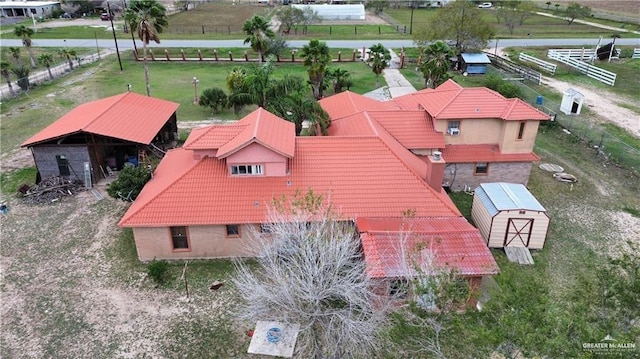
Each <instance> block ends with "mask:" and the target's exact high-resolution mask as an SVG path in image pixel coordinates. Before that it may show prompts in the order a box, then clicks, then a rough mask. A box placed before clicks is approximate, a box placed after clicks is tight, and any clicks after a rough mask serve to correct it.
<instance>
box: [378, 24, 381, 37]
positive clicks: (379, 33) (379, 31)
mask: <svg viewBox="0 0 640 359" xmlns="http://www.w3.org/2000/svg"><path fill="white" fill-rule="evenodd" d="M380 34H382V33H381V32H380V26H378V35H380Z"/></svg>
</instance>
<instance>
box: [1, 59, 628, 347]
mask: <svg viewBox="0 0 640 359" xmlns="http://www.w3.org/2000/svg"><path fill="white" fill-rule="evenodd" d="M359 65H361V64H359ZM116 67H117V63H116V61H115V59H114V57H113V56H112V57H110V58H109V59H108V60H106V61H104V62H101V63H99V64H96V65H92V66H88V67H86V68H82V69H80V70H76V71H75V72H74V73H73V74H71V75H69V76H67V77H65V78H62V79H59V80H56V81H54V82H52V83H51V84H49V85H47V86H43V87H41V88H37V89H35V90H34V91H32V92H31V94H30V95H29V96H28V97H26V96H23V97H19V98H17V99H14V100H11V101H9V102H6V103H4V104H3V106H2V136H3V137H2V143H3V145H2V150H1V151H0V153H1V157H0V160H1V161H2V165H3V166H2V167H3V176H2V181H3V186H2V189H3V192H2V194H1V195H2V199H3V200H7V201H8V205H9V208H10V212H9V215H7V216H3V217H1V220H2V233H3V241H2V246H1V247H0V259H1V262H0V269H1V271H2V283H1V289H2V298H1V300H2V303H3V306H2V309H1V316H2V317H1V319H2V328H1V329H0V330H1V333H2V334H1V339H0V354H1V355H2V356H3V357H18V356H19V357H25V358H40V357H86V356H91V357H94V358H113V357H131V358H132V357H178V356H180V357H193V358H199V357H213V358H230V357H233V358H243V357H248V356H247V355H246V354H244V353H245V352H246V347H247V345H248V338H247V336H246V334H245V333H244V332H245V331H246V330H247V329H249V327H250V324H248V323H237V322H235V321H234V319H233V315H232V314H233V313H232V310H233V308H234V302H235V301H237V298H236V296H235V293H234V290H233V288H232V287H231V286H230V285H228V283H227V284H225V286H223V287H222V289H220V290H219V291H216V292H212V291H210V290H209V288H208V287H209V285H210V283H212V282H213V281H215V280H223V281H225V280H226V279H227V278H228V276H229V274H230V273H231V272H232V270H233V268H232V265H231V263H230V262H228V261H225V260H215V261H191V262H189V264H188V270H187V276H188V285H189V293H190V296H189V298H188V299H187V298H186V292H185V289H184V281H183V280H181V273H182V268H183V266H184V262H175V263H173V264H172V266H171V269H170V279H169V281H168V283H167V284H165V285H163V286H160V287H156V286H155V285H154V284H153V283H152V282H151V281H150V279H149V278H147V276H146V266H145V265H143V264H141V263H139V262H138V261H137V258H136V254H135V246H134V243H133V238H132V234H131V231H130V230H121V229H118V228H117V227H116V226H115V224H116V222H117V220H118V219H119V218H120V216H121V215H122V213H123V212H124V210H125V209H126V206H127V204H126V203H122V202H119V201H115V200H113V199H110V198H105V199H104V200H102V201H98V200H97V199H96V198H95V197H94V196H93V195H92V194H91V193H89V192H84V193H81V194H80V195H78V196H76V197H73V198H67V199H65V200H62V201H59V202H57V203H52V204H48V205H37V206H34V205H28V204H25V203H22V202H21V201H20V200H19V199H17V198H15V197H14V196H13V190H12V189H11V188H9V187H11V186H5V184H7V183H12V184H13V188H14V189H15V186H17V185H18V184H20V183H23V182H25V181H26V180H27V179H28V178H29V177H28V175H29V174H31V176H32V175H33V173H34V172H33V170H32V169H29V167H30V166H33V165H32V163H31V162H30V154H29V153H28V151H26V156H23V157H24V158H23V161H22V162H17V165H16V166H15V167H17V168H21V169H18V170H16V169H13V168H7V167H6V166H5V164H6V163H7V162H8V161H11V160H12V159H13V158H15V157H16V156H21V155H19V154H16V152H15V147H16V146H17V144H18V143H19V142H21V140H22V139H24V138H26V137H27V136H29V135H30V134H33V133H35V132H36V131H38V130H39V129H40V128H42V127H44V126H45V125H46V124H47V123H50V122H53V121H54V120H55V119H57V118H58V117H59V116H60V115H62V114H63V113H65V112H66V111H68V110H69V109H71V108H73V107H74V106H76V105H77V104H79V103H83V102H86V101H89V100H93V99H97V98H101V97H105V96H109V95H112V94H115V93H118V92H122V91H124V90H125V89H126V87H125V85H126V83H127V81H135V82H134V90H135V89H142V88H143V86H142V83H143V80H142V75H141V67H140V66H132V65H131V64H130V63H127V66H126V69H125V73H123V75H122V76H114V75H113V74H114V73H117V71H114V70H115V69H116ZM362 67H363V68H365V69H366V66H362ZM212 69H213V70H214V71H212ZM219 69H220V68H218V67H215V66H213V65H200V64H193V65H187V64H171V65H170V66H166V64H152V68H151V76H152V94H154V95H155V96H159V97H161V98H165V99H169V100H174V101H177V102H179V103H181V106H180V107H181V108H180V109H179V112H178V119H179V121H185V120H205V119H206V118H207V117H208V116H209V114H208V113H207V110H206V109H201V108H200V107H198V106H193V105H191V103H190V101H191V99H192V97H191V95H192V90H193V89H192V87H191V86H190V84H189V79H191V77H192V76H193V75H192V74H194V72H196V71H200V72H197V75H198V77H199V78H202V79H203V82H207V83H211V84H213V83H216V82H215V81H220V79H222V78H223V74H222V75H221V74H219V73H223V71H219ZM138 77H139V79H138ZM183 78H184V80H182V79H183ZM216 78H217V79H218V80H214V79H216ZM88 79H92V80H95V81H88ZM181 81H184V83H183V86H177V85H176V84H180V83H182V82H181ZM369 89H370V88H369ZM362 92H366V90H364V91H362ZM47 95H54V96H47ZM14 137H15V138H16V139H14ZM7 141H9V143H11V145H8V144H6V142H7ZM536 151H537V153H538V154H539V155H540V156H541V158H542V161H543V162H552V163H557V164H559V165H561V166H563V167H564V168H565V169H566V170H567V172H569V173H572V174H575V175H576V176H578V178H579V182H578V183H577V184H575V185H573V186H569V185H568V184H566V183H561V182H558V181H556V180H555V179H553V178H552V177H551V174H550V173H548V172H544V171H542V170H539V169H538V168H534V169H533V171H532V175H531V180H530V184H529V186H530V188H531V190H532V191H533V193H534V194H535V195H536V196H537V197H538V199H539V200H540V201H541V202H542V204H543V205H544V206H545V207H546V208H547V209H548V211H549V214H550V216H551V218H552V222H551V223H552V226H551V229H550V231H549V236H548V239H547V244H546V247H545V249H544V250H541V251H536V252H534V259H535V261H536V264H535V265H534V266H531V267H526V268H525V267H520V266H517V265H513V264H510V263H508V262H507V261H506V260H505V258H504V254H503V253H502V251H499V250H494V251H493V253H494V255H495V256H496V258H497V260H498V263H499V265H500V266H501V269H502V273H501V274H500V275H498V276H497V277H496V281H497V282H498V284H499V286H500V288H502V290H501V291H500V292H499V293H498V294H496V296H495V298H494V300H493V301H492V302H490V303H491V304H490V306H489V307H487V308H486V310H484V311H483V312H480V313H478V312H468V313H464V314H460V313H456V314H452V315H451V316H449V317H448V321H447V323H448V324H447V328H446V331H445V334H446V335H445V336H444V337H443V338H444V340H443V345H444V348H445V350H446V352H449V353H456V354H452V355H453V356H454V357H461V358H471V357H489V356H490V355H491V353H492V352H494V351H495V350H496V348H498V347H504V346H505V344H510V345H512V346H515V347H516V348H518V349H520V350H523V351H524V353H525V355H526V356H527V357H530V356H534V355H543V356H549V357H558V358H559V357H567V358H568V357H591V356H590V355H589V354H585V353H584V352H583V350H582V343H584V342H594V341H595V342H598V341H599V340H601V339H602V338H603V337H604V336H606V335H611V336H613V337H614V338H616V339H618V340H619V341H620V342H627V341H636V342H637V340H638V339H637V338H639V337H640V327H638V325H637V324H636V325H635V326H633V325H632V326H631V327H626V326H624V325H623V324H624V323H628V322H622V321H621V317H618V316H616V313H617V311H616V310H615V305H612V304H611V303H608V304H609V305H608V306H607V308H606V310H605V308H603V306H602V300H601V299H602V298H600V297H599V295H600V292H599V291H598V288H601V286H602V285H603V283H602V282H600V280H599V277H598V276H597V275H596V274H597V273H598V272H597V270H598V268H600V266H601V265H603V263H605V262H606V261H607V258H608V256H612V257H620V256H621V254H623V253H628V254H633V253H634V252H633V247H631V246H632V245H633V244H634V243H636V244H637V242H638V240H639V239H640V233H639V232H638V230H639V229H640V217H639V216H638V213H639V212H640V197H638V196H637V193H639V192H640V181H638V178H637V177H634V176H633V175H631V174H630V173H629V172H627V171H625V170H624V169H621V168H618V167H615V166H608V165H607V164H606V163H604V162H602V161H600V160H598V158H595V157H594V154H593V150H592V149H590V148H588V147H586V146H585V145H584V144H581V143H578V142H576V141H573V140H572V139H571V137H570V136H568V135H567V134H565V133H564V132H562V131H561V130H560V129H559V128H557V127H543V128H541V130H540V133H539V137H538V142H537V146H536ZM23 153H24V152H23ZM12 163H14V162H12ZM31 178H32V177H31ZM98 189H99V190H101V192H103V194H104V188H103V187H98ZM105 196H106V194H105ZM460 197H462V199H461V198H460ZM468 198H469V196H468V195H467V194H464V193H462V194H457V195H456V196H454V200H456V202H457V203H459V204H460V203H467V204H468V203H469V201H468ZM461 209H462V211H463V212H466V214H467V215H468V207H465V206H464V205H462V206H461ZM7 238H10V239H11V240H7ZM613 279H614V278H608V281H607V282H605V285H606V283H612V282H613ZM604 288H608V287H606V286H605V287H604ZM609 290H612V289H611V288H609ZM594 313H603V314H598V315H595V314H594ZM634 313H635V318H638V316H640V313H638V311H637V308H636V311H635V312H634ZM416 335H420V333H417V334H416ZM380 356H381V357H386V358H398V357H406V358H410V357H412V358H415V357H420V356H415V354H409V353H406V352H404V351H402V350H399V351H397V352H394V353H380ZM614 357H615V356H614Z"/></svg>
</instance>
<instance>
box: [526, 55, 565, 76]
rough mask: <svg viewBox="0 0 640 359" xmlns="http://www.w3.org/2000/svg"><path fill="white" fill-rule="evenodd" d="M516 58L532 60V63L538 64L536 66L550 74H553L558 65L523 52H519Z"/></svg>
mask: <svg viewBox="0 0 640 359" xmlns="http://www.w3.org/2000/svg"><path fill="white" fill-rule="evenodd" d="M518 59H519V60H520V61H528V62H533V63H534V64H536V65H538V67H540V69H542V70H544V71H547V72H548V73H550V74H552V75H555V73H556V68H557V67H558V65H556V64H552V63H550V62H547V61H544V60H540V59H539V58H537V57H533V56H530V55H527V54H525V53H524V52H521V53H520V55H519V56H518Z"/></svg>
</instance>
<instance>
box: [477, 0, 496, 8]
mask: <svg viewBox="0 0 640 359" xmlns="http://www.w3.org/2000/svg"><path fill="white" fill-rule="evenodd" d="M492 7H493V4H492V3H490V2H483V3H482V4H480V5H478V8H479V9H491V8H492Z"/></svg>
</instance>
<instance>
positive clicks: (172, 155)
mask: <svg viewBox="0 0 640 359" xmlns="http://www.w3.org/2000/svg"><path fill="white" fill-rule="evenodd" d="M192 153H193V151H189V150H186V149H184V148H182V149H176V150H174V151H170V152H169V153H168V154H167V155H166V156H165V158H164V159H163V160H162V163H161V166H159V167H158V168H157V169H156V172H155V174H154V177H153V179H152V180H151V181H149V182H148V183H147V185H146V186H145V187H144V189H143V190H142V192H141V193H140V196H139V197H138V199H137V200H136V201H135V202H134V204H133V205H132V206H131V207H130V208H129V210H128V211H127V213H126V214H125V215H124V217H123V218H122V219H121V221H120V225H121V226H125V227H138V226H167V225H207V224H227V223H260V222H264V221H265V220H266V216H267V204H269V203H270V201H271V200H272V199H273V198H274V197H279V196H282V195H293V194H294V193H295V191H296V190H302V191H306V190H307V189H309V188H311V189H313V191H314V192H316V193H320V194H324V195H325V196H327V197H330V198H331V203H332V205H333V206H334V207H335V208H336V209H338V210H339V211H340V212H341V213H342V214H343V215H345V216H347V217H349V218H357V217H361V216H369V217H382V216H400V215H401V214H402V213H403V212H404V211H406V210H407V209H415V211H416V215H418V216H445V217H450V216H455V217H457V216H460V212H459V211H458V209H457V208H455V206H454V205H453V204H452V203H451V201H450V200H448V198H446V194H443V193H442V192H436V191H435V190H434V189H432V188H431V187H430V186H429V185H428V184H427V183H426V182H425V181H424V180H422V179H421V178H420V177H419V176H417V175H416V174H415V173H414V172H413V171H412V170H410V169H409V168H408V166H406V165H405V164H404V163H403V162H402V160H401V158H399V157H398V156H397V155H396V154H395V153H394V152H393V151H391V150H390V149H389V147H388V146H387V145H386V144H385V143H384V141H382V140H381V139H380V138H378V137H348V138H341V137H298V138H296V150H295V155H294V156H293V158H292V159H291V160H290V169H291V172H290V175H287V176H283V177H263V176H260V177H252V176H243V177H235V176H234V177H232V176H230V175H229V172H228V169H227V168H226V165H225V162H224V159H217V158H212V157H205V158H202V159H199V160H194V159H193V156H192Z"/></svg>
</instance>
